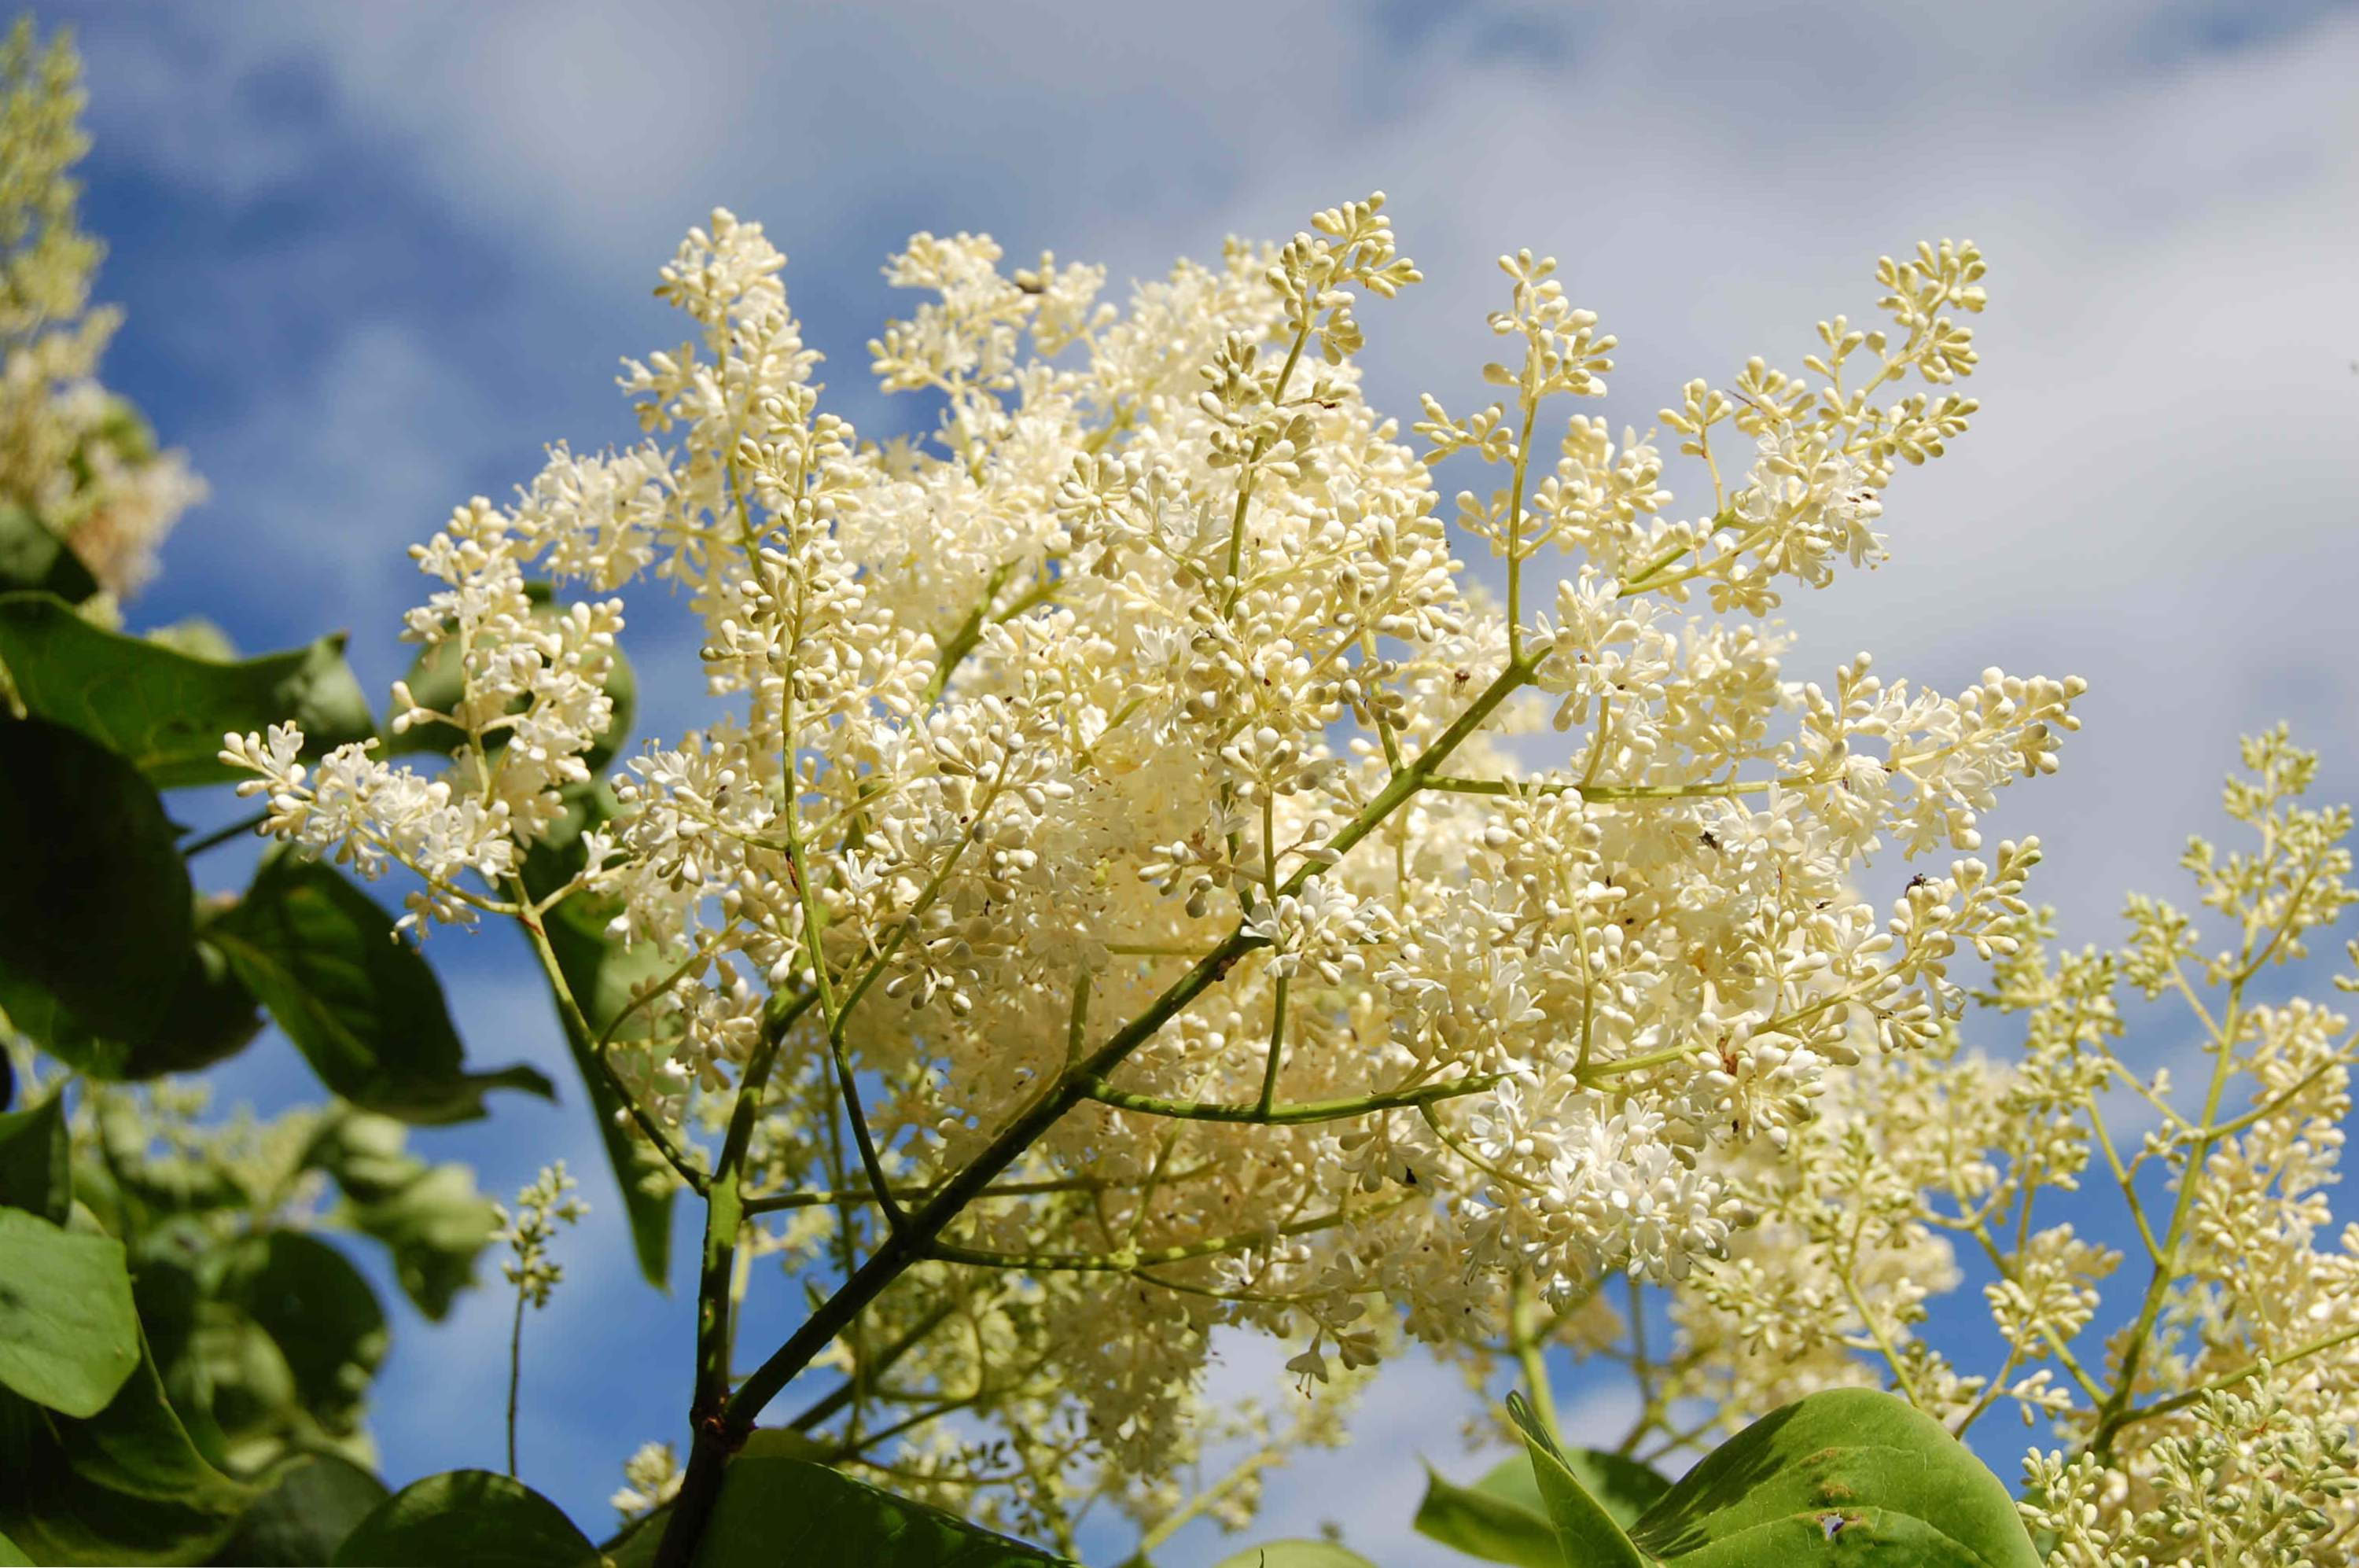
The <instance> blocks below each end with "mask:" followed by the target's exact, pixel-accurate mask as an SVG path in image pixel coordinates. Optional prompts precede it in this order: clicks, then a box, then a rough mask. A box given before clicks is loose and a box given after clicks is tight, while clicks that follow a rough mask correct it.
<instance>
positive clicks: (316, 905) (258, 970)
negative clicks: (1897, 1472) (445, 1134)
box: [206, 851, 555, 1123]
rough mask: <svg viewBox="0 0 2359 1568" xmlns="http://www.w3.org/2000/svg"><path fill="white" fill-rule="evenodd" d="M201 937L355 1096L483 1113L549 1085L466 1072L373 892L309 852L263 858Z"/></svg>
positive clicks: (547, 1092)
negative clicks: (519, 1092) (495, 1096)
mask: <svg viewBox="0 0 2359 1568" xmlns="http://www.w3.org/2000/svg"><path fill="white" fill-rule="evenodd" d="M206 936H207V938H208V939H209V940H210V941H212V942H214V943H215V944H217V945H218V946H219V947H220V948H221V950H222V951H223V953H226V954H227V955H228V957H229V962H230V966H231V967H232V968H233V969H234V970H235V971H236V973H237V976H238V978H239V979H240V980H242V981H244V982H245V986H246V988H247V989H248V990H250V991H252V992H253V993H254V994H255V996H258V997H260V998H261V1000H262V1005H263V1006H264V1007H267V1008H269V1009H270V1016H271V1017H272V1018H274V1019H276V1020H277V1024H278V1027H279V1028H280V1029H285V1030H286V1031H287V1037H288V1039H289V1040H293V1041H294V1042H295V1046H296V1049H297V1050H299V1051H301V1052H302V1053H303V1056H304V1059H305V1060H306V1061H308V1062H310V1064H311V1070H312V1071H313V1072H314V1073H318V1074H319V1075H320V1081H321V1083H325V1084H326V1085H327V1086H328V1087H329V1088H330V1089H332V1090H333V1091H335V1092H336V1093H337V1094H341V1095H342V1096H343V1097H344V1098H345V1099H347V1100H350V1101H352V1102H353V1104H354V1105H364V1106H366V1107H368V1108H369V1109H370V1110H374V1111H382V1112H384V1113H385V1114H386V1115H387V1116H398V1117H400V1118H401V1119H402V1120H404V1121H408V1122H426V1123H440V1122H456V1121H467V1120H471V1119H473V1118H474V1117H476V1116H482V1115H483V1114H484V1093H485V1092H486V1091H487V1090H491V1089H495V1088H511V1089H526V1090H529V1091H530V1092H532V1093H534V1094H540V1095H542V1096H544V1097H552V1096H553V1095H554V1094H555V1090H554V1089H553V1088H552V1087H551V1086H550V1084H549V1080H548V1079H546V1078H544V1077H542V1076H541V1075H540V1073H538V1072H535V1071H534V1070H533V1069H531V1068H529V1067H522V1066H518V1067H508V1068H503V1069H501V1070H500V1071H498V1072H495V1073H468V1072H466V1071H465V1067H464V1062H463V1051H462V1047H461V1046H460V1043H459V1033H458V1030H457V1029H453V1028H452V1027H451V1013H450V1009H449V1008H448V1007H445V1006H444V1004H443V1001H442V985H441V983H440V981H438V980H436V979H435V977H434V971H433V970H432V969H430V968H429V967H428V966H427V964H426V960H425V959H424V958H423V957H421V956H419V953H418V951H417V949H415V948H413V947H410V946H409V945H408V944H407V943H406V942H399V941H397V940H396V938H395V931H394V926H393V920H391V918H390V917H388V916H387V915H386V912H385V911H384V910H383V909H379V908H377V906H376V902H375V900H374V899H372V898H370V897H369V896H368V895H367V894H365V893H364V892H362V891H361V890H360V889H359V888H358V887H353V885H352V883H350V882H348V881H346V880H345V879H344V878H343V877H342V876H340V875H339V874H338V873H337V872H336V871H334V870H333V869H332V868H331V867H329V866H323V865H321V864H320V863H319V862H318V861H313V860H305V859H303V858H301V857H300V856H298V855H291V854H288V853H286V852H284V851H281V852H277V853H274V854H272V855H269V856H267V857H266V858H265V860H264V861H263V863H262V868H261V870H260V871H258V872H257V873H256V874H255V879H254V886H253V887H249V888H248V889H247V890H246V895H245V898H244V899H243V900H241V901H240V902H239V904H238V905H237V907H236V908H235V909H230V910H228V911H227V912H225V913H224V914H223V915H222V916H221V917H220V918H219V919H218V920H214V921H213V922H212V924H211V925H210V926H208V927H207V928H206Z"/></svg>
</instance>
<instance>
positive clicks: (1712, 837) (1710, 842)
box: [1703, 828, 1720, 849]
mask: <svg viewBox="0 0 2359 1568" xmlns="http://www.w3.org/2000/svg"><path fill="white" fill-rule="evenodd" d="M1703 846H1704V847H1705V848H1706V849H1718V848H1719V847H1720V835H1719V834H1717V833H1713V832H1712V830H1711V829H1710V828H1706V829H1704V830H1703Z"/></svg>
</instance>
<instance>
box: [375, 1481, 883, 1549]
mask: <svg viewBox="0 0 2359 1568" xmlns="http://www.w3.org/2000/svg"><path fill="white" fill-rule="evenodd" d="M597 1554H598V1549H597V1548H596V1547H595V1546H593V1545H592V1544H591V1542H590V1539H589V1538H588V1537H587V1536H585V1535H583V1534H582V1532H581V1531H580V1530H576V1529H574V1528H573V1521H572V1520H571V1519H567V1518H566V1517H565V1513H564V1510H563V1509H561V1508H559V1507H558V1506H557V1505H556V1504H555V1503H552V1502H550V1501H549V1499H548V1498H547V1497H542V1496H541V1495H540V1494H539V1493H538V1492H536V1491H534V1490H532V1489H531V1488H530V1487H528V1486H524V1485H522V1484H521V1483H519V1482H516V1481H511V1480H509V1479H508V1478H507V1477H506V1476H505V1475H493V1474H492V1473H491V1472H490V1471H488V1470H453V1471H451V1472H450V1473H449V1474H447V1475H429V1476H428V1477H427V1478H426V1479H425V1480H423V1481H419V1482H415V1483H413V1484H411V1485H409V1486H404V1487H403V1488H402V1489H401V1490H400V1491H398V1492H397V1493H395V1494H394V1495H393V1496H392V1497H387V1498H386V1500H385V1501H384V1502H382V1503H379V1504H378V1505H377V1506H376V1507H375V1508H373V1509H371V1510H370V1512H369V1514H368V1517H367V1518H365V1519H362V1520H361V1522H360V1523H359V1524H358V1525H355V1526H354V1527H353V1532H352V1533H351V1534H350V1535H348V1536H346V1537H345V1538H344V1541H343V1544H342V1546H340V1547H338V1548H337V1549H336V1556H335V1563H336V1568H417V1565H418V1564H420V1563H429V1564H445V1563H447V1564H452V1565H454V1568H455V1565H456V1564H460V1563H464V1564H467V1565H468V1568H581V1565H582V1563H588V1562H592V1561H594V1560H595V1559H596V1557H597ZM845 1561H847V1562H849V1561H853V1559H846V1560H845Z"/></svg>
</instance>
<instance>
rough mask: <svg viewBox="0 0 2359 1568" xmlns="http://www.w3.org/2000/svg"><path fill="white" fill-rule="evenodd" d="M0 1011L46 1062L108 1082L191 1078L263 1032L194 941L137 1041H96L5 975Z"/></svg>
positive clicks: (245, 999)
mask: <svg viewBox="0 0 2359 1568" xmlns="http://www.w3.org/2000/svg"><path fill="white" fill-rule="evenodd" d="M202 929H203V928H202V927H201V926H200V927H199V930H200V931H202ZM0 1009H5V1011H6V1012H7V1013H8V1016H9V1019H10V1021H11V1022H12V1023H13V1024H15V1025H16V1028H17V1029H21V1030H22V1031H23V1032H24V1033H25V1034H26V1035H27V1036H29V1037H30V1038H31V1039H32V1040H34V1041H35V1042H36V1043H37V1044H38V1045H39V1046H40V1047H41V1048H42V1049H43V1050H45V1051H49V1054H50V1055H52V1056H55V1057H56V1058H58V1059H59V1060H60V1062H66V1063H67V1064H68V1065H70V1066H71V1067H74V1068H76V1069H79V1070H80V1071H82V1072H83V1073H88V1074H90V1076H92V1077H93V1078H100V1079H105V1080H108V1081H110V1082H112V1081H119V1080H122V1079H139V1078H157V1077H160V1076H162V1075H163V1074H165V1073H194V1072H196V1071H198V1070H199V1069H201V1068H205V1067H210V1066H212V1064H213V1063H214V1062H219V1061H221V1060H222V1059H223V1058H224V1057H227V1056H231V1055H234V1054H235V1053H236V1052H237V1051H238V1050H239V1049H240V1048H242V1047H243V1046H245V1043H246V1042H247V1041H248V1040H252V1039H253V1038H254V1037H255V1035H256V1034H257V1033H259V1032H260V1031H261V1029H262V1015H261V1013H260V1012H259V1011H258V1010H256V1008H255V1002H254V997H253V996H252V995H251V994H250V993H248V992H247V990H246V988H245V985H242V984H241V983H240V982H239V981H238V978H237V976H236V975H234V974H232V973H231V971H230V967H229V961H228V960H227V959H226V958H224V957H223V956H222V952H221V950H220V949H219V948H218V947H215V946H214V945H213V944H212V942H207V941H205V940H204V938H203V937H202V936H201V935H200V936H199V937H198V939H197V941H196V942H195V943H194V944H193V945H192V946H191V947H190V950H189V953H188V956H187V962H186V964H185V965H184V966H183V967H182V969H181V971H180V977H179V980H178V981H177V982H176V983H175V984H174V985H173V987H172V991H171V994H170V996H168V999H167V1003H166V1005H165V1006H164V1007H162V1008H161V1009H159V1010H158V1017H157V1018H156V1020H155V1022H154V1023H153V1024H152V1025H151V1026H150V1027H149V1029H148V1031H147V1033H146V1034H145V1035H144V1036H137V1037H133V1038H130V1039H123V1040H118V1039H109V1038H105V1037H103V1036H101V1035H99V1034H96V1033H94V1032H92V1030H91V1029H88V1028H87V1027H85V1026H84V1025H83V1024H82V1021H81V1020H80V1019H78V1018H74V1017H73V1016H72V1015H71V1013H69V1012H67V1011H66V1010H65V1009H64V1008H63V1007H60V1006H59V1005H58V1002H57V999H56V998H55V997H53V996H50V995H49V993H48V992H46V991H44V990H42V989H41V988H40V987H39V986H37V985H30V984H28V983H27V982H26V981H25V980H23V979H22V978H21V977H19V976H16V975H10V974H9V973H8V972H7V971H6V970H5V968H0Z"/></svg>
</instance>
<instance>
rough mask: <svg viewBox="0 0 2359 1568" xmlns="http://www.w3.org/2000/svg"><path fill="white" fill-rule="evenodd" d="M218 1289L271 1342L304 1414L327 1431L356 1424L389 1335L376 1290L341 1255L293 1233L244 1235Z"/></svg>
mask: <svg viewBox="0 0 2359 1568" xmlns="http://www.w3.org/2000/svg"><path fill="white" fill-rule="evenodd" d="M220 1295H221V1299H222V1300H223V1301H226V1302H228V1303H230V1304H232V1305H234V1306H235V1307H237V1308H239V1309H241V1310H242V1311H244V1312H245V1314H246V1316H248V1317H249V1318H251V1319H253V1320H254V1322H255V1323H257V1324H259V1325H260V1326H261V1328H262V1330H263V1332H265V1333H266V1334H269V1335H270V1337H271V1339H272V1340H274V1341H275V1342H276V1343H277V1346H278V1350H279V1354H280V1355H282V1356H285V1357H286V1358H287V1367H288V1371H289V1372H291V1373H292V1374H293V1375H294V1379H295V1391H296V1395H297V1397H298V1399H299V1400H300V1402H301V1404H302V1407H303V1409H304V1410H305V1411H306V1412H307V1413H308V1414H309V1415H310V1417H311V1419H313V1420H314V1421H318V1422H319V1423H320V1424H321V1426H323V1427H325V1428H327V1429H328V1430H329V1431H330V1432H352V1431H354V1430H356V1429H357V1428H358V1427H359V1425H360V1419H361V1412H362V1410H363V1408H364V1406H365V1405H366V1403H367V1400H368V1391H369V1385H370V1383H371V1382H373V1381H375V1377H376V1369H377V1367H379V1366H380V1365H382V1364H383V1362H384V1360H385V1353H386V1346H387V1344H388V1343H389V1337H388V1335H387V1334H386V1326H385V1312H384V1309H383V1308H381V1307H379V1306H378V1305H377V1300H376V1291H375V1290H373V1289H371V1288H370V1286H369V1282H368V1281H367V1280H366V1279H363V1278H362V1277H361V1273H360V1270H359V1269H354V1268H353V1266H352V1264H351V1263H349V1262H347V1261H346V1260H345V1258H344V1255H343V1254H342V1253H341V1252H338V1251H337V1250H336V1249H335V1248H334V1247H330V1246H329V1245H328V1244H327V1243H326V1242H324V1241H321V1240H320V1239H319V1238H318V1237H316V1236H305V1235H303V1234H302V1233H300V1232H299V1231H290V1230H273V1231H269V1232H266V1233H265V1234H263V1235H261V1236H248V1237H246V1238H245V1240H244V1241H243V1242H242V1243H240V1244H239V1246H238V1247H237V1248H236V1250H235V1251H234V1253H233V1254H232V1255H231V1257H230V1259H229V1261H228V1266H227V1268H226V1269H224V1271H223V1278H222V1284H221V1290H220Z"/></svg>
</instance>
